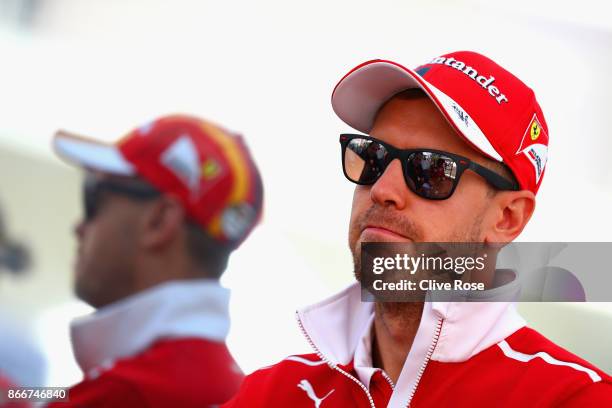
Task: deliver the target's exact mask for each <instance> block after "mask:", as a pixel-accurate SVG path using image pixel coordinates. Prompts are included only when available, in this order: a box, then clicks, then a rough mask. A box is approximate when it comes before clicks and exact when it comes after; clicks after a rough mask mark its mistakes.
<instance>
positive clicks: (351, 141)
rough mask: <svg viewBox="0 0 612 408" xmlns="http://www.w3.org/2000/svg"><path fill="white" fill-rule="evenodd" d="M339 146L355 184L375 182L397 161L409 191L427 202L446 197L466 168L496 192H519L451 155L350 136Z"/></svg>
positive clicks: (345, 168)
mask: <svg viewBox="0 0 612 408" xmlns="http://www.w3.org/2000/svg"><path fill="white" fill-rule="evenodd" d="M340 145H341V146H342V169H343V171H344V175H345V176H346V178H347V179H349V180H350V181H352V182H353V183H356V184H361V185H371V184H374V183H376V181H377V180H378V179H379V178H380V176H382V174H383V173H384V172H385V169H386V168H387V166H388V165H389V163H391V161H393V160H394V159H399V160H400V162H401V164H402V170H403V173H404V179H405V181H406V184H407V185H408V188H410V190H411V191H412V192H414V193H415V194H417V195H418V196H420V197H423V198H427V199H429V200H445V199H447V198H449V197H450V196H451V195H452V194H453V192H454V191H455V188H457V184H458V183H459V179H460V178H461V175H462V174H463V172H464V171H465V170H467V169H469V170H472V171H473V172H475V173H477V174H478V175H480V176H481V177H483V178H484V179H485V180H486V181H487V182H489V183H490V184H491V185H492V186H493V187H495V188H496V189H498V190H518V186H517V185H515V184H514V183H513V182H511V181H510V180H508V179H506V178H505V177H503V176H500V175H499V174H497V173H495V172H494V171H492V170H489V169H487V168H486V167H483V166H481V165H479V164H477V163H474V162H473V161H471V160H470V159H468V158H466V157H463V156H459V155H456V154H453V153H448V152H443V151H440V150H432V149H407V150H402V149H398V148H396V147H394V146H392V145H390V144H388V143H385V142H383V141H381V140H377V139H375V138H373V137H370V136H364V135H353V134H342V135H340Z"/></svg>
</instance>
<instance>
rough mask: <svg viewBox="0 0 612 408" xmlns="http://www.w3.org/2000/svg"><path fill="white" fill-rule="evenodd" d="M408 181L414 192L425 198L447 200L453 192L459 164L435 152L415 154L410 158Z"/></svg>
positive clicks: (407, 165)
mask: <svg viewBox="0 0 612 408" xmlns="http://www.w3.org/2000/svg"><path fill="white" fill-rule="evenodd" d="M406 167H407V169H406V170H407V176H408V177H406V180H407V182H408V186H409V187H410V189H411V190H412V191H414V192H415V193H416V194H418V195H420V196H421V197H425V198H446V197H448V196H449V195H450V193H451V191H452V190H453V185H454V183H455V178H456V177H457V163H455V161H454V160H453V159H451V158H450V157H447V156H444V155H441V154H439V153H433V152H419V153H413V154H412V155H410V157H409V158H408V163H407V164H406Z"/></svg>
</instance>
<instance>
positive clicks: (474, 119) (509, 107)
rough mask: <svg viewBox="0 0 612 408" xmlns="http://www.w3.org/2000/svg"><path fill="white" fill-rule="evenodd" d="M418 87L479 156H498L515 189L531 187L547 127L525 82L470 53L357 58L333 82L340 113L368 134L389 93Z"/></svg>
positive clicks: (542, 158) (541, 164)
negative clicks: (407, 63)
mask: <svg viewBox="0 0 612 408" xmlns="http://www.w3.org/2000/svg"><path fill="white" fill-rule="evenodd" d="M411 88H420V89H422V90H423V91H424V92H425V93H426V94H427V95H428V96H429V98H430V99H431V100H432V101H433V102H434V103H435V105H436V106H437V107H438V109H439V110H440V112H442V115H443V116H444V117H445V118H446V120H447V121H448V123H449V124H450V125H451V127H452V128H453V129H454V130H455V131H456V132H457V133H458V134H459V135H461V136H462V137H463V138H464V139H465V140H466V141H467V142H468V143H469V144H470V145H472V146H473V147H474V148H475V149H476V150H478V151H480V152H481V153H482V154H484V155H485V156H486V157H489V158H491V159H493V160H496V161H499V162H503V163H504V164H506V165H507V166H508V167H509V168H510V169H511V170H512V172H513V174H514V176H515V177H516V179H517V180H518V182H519V185H520V188H521V189H525V190H531V191H533V193H534V194H535V193H537V191H538V189H539V187H540V183H541V182H542V176H543V174H544V169H545V167H546V160H547V157H548V126H547V125H546V120H545V119H544V114H543V113H542V109H541V108H540V105H539V104H538V102H537V100H536V97H535V94H534V92H533V90H531V88H529V87H528V86H527V85H525V84H524V83H523V82H522V81H521V80H520V79H518V78H517V77H515V76H514V75H512V74H511V73H510V72H508V71H506V70H505V69H504V68H502V67H501V66H499V65H498V64H496V63H495V62H494V61H492V60H490V59H489V58H487V57H485V56H483V55H481V54H478V53H475V52H471V51H458V52H452V53H449V54H445V55H442V56H440V57H436V58H434V59H432V60H431V61H429V62H427V63H425V64H423V65H421V66H419V67H417V68H416V69H414V70H412V69H409V68H406V67H404V66H402V65H400V64H398V63H396V62H393V61H385V60H372V61H367V62H364V63H363V64H361V65H358V66H357V67H355V68H353V69H352V70H351V71H350V72H349V73H348V74H346V75H345V76H344V77H343V78H342V79H341V80H340V82H338V84H337V85H336V87H335V88H334V91H333V94H332V106H333V108H334V111H335V112H336V114H337V115H338V117H339V118H340V119H342V120H343V121H344V122H346V123H347V124H348V125H349V126H351V127H353V128H355V129H357V130H359V131H360V132H363V133H369V132H370V130H371V129H372V126H373V125H374V119H375V117H376V114H377V113H378V110H379V109H380V108H381V107H382V106H383V104H384V103H385V102H386V101H388V100H389V99H390V98H391V97H393V96H394V95H395V94H397V93H399V92H401V91H404V90H406V89H411Z"/></svg>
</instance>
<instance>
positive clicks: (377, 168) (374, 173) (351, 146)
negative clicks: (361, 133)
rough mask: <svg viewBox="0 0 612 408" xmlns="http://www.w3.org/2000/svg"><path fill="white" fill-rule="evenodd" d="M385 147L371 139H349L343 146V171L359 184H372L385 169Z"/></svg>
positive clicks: (386, 154)
mask: <svg viewBox="0 0 612 408" xmlns="http://www.w3.org/2000/svg"><path fill="white" fill-rule="evenodd" d="M387 156H388V152H387V149H385V147H384V146H383V145H381V144H380V143H377V142H375V141H373V140H368V139H360V138H355V139H351V140H350V141H349V142H348V143H347V144H346V146H345V148H344V163H343V166H344V173H345V174H346V176H347V177H348V179H349V180H351V181H353V182H355V183H359V184H373V183H374V182H376V180H378V178H379V177H380V176H381V175H382V174H383V172H384V171H385V167H386V164H387Z"/></svg>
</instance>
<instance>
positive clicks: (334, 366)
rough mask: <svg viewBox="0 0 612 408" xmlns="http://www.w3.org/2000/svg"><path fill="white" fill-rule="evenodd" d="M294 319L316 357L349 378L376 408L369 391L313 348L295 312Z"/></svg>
mask: <svg viewBox="0 0 612 408" xmlns="http://www.w3.org/2000/svg"><path fill="white" fill-rule="evenodd" d="M295 318H296V319H297V321H298V325H299V326H300V330H301V331H302V334H303V335H304V337H306V341H308V344H310V347H312V349H313V350H314V351H315V353H316V354H317V356H318V357H319V358H320V359H321V360H322V361H324V362H325V363H327V365H328V366H329V367H330V368H331V369H332V370H336V371H337V372H339V373H340V374H342V375H343V376H345V377H347V378H349V379H350V380H352V381H353V382H354V383H355V384H357V385H358V386H359V387H360V388H361V389H362V390H363V392H365V393H366V396H367V397H368V401H369V402H370V407H371V408H376V405H374V399H373V398H372V394H370V391H369V390H368V389H367V388H366V386H365V385H364V384H363V383H362V382H361V381H359V380H358V379H357V378H355V377H353V376H352V375H350V374H349V373H347V372H346V371H344V370H343V369H341V368H340V367H338V366H337V365H336V364H334V363H333V362H331V361H329V360H328V359H327V358H326V357H325V356H324V355H323V354H322V353H321V352H320V351H319V349H318V348H317V346H315V344H314V342H313V341H312V339H311V338H310V336H309V335H308V333H306V329H304V325H302V320H300V316H299V314H298V313H297V312H296V314H295Z"/></svg>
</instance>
